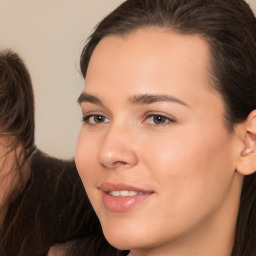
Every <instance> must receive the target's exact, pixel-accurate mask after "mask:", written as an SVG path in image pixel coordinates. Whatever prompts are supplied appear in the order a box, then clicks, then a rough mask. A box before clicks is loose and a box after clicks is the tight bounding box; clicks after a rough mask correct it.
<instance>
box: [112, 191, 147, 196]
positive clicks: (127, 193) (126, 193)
mask: <svg viewBox="0 0 256 256" xmlns="http://www.w3.org/2000/svg"><path fill="white" fill-rule="evenodd" d="M109 194H110V195H111V196H120V197H121V196H122V197H125V196H136V195H143V194H144V193H142V192H136V191H128V190H121V191H110V192H109Z"/></svg>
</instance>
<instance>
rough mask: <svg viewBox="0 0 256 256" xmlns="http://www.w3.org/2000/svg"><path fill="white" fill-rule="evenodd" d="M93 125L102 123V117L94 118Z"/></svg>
mask: <svg viewBox="0 0 256 256" xmlns="http://www.w3.org/2000/svg"><path fill="white" fill-rule="evenodd" d="M94 119H95V123H101V122H103V121H104V117H103V116H96V117H95V118H94Z"/></svg>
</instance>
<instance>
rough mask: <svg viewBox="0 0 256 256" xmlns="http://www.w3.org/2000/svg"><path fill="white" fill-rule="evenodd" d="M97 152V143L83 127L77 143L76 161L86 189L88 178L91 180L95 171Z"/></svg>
mask: <svg viewBox="0 0 256 256" xmlns="http://www.w3.org/2000/svg"><path fill="white" fill-rule="evenodd" d="M95 152H96V143H95V142H94V141H93V140H92V139H90V137H88V136H87V135H86V134H85V132H84V131H83V128H82V130H81V131H80V134H79V136H78V141H77V145H76V153H75V162H76V166H77V170H78V172H79V175H80V177H81V179H82V181H83V183H84V185H85V187H86V189H87V183H88V180H91V178H92V176H93V174H94V173H95V172H94V171H93V169H94V168H95V161H96V158H95Z"/></svg>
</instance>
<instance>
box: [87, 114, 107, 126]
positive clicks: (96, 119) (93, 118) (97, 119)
mask: <svg viewBox="0 0 256 256" xmlns="http://www.w3.org/2000/svg"><path fill="white" fill-rule="evenodd" d="M83 122H85V123H86V124H89V125H96V124H100V123H108V122H109V119H108V118H106V117H105V116H102V115H88V116H84V117H83Z"/></svg>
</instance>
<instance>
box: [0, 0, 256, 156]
mask: <svg viewBox="0 0 256 256" xmlns="http://www.w3.org/2000/svg"><path fill="white" fill-rule="evenodd" d="M255 1H256V0H248V2H250V4H251V6H252V8H253V9H254V10H256V2H255ZM121 2H123V0H0V49H2V48H6V47H7V48H12V49H13V50H15V51H17V52H18V53H19V54H20V55H21V57H22V58H23V59H24V61H25V63H26V65H27V67H28V69H29V70H30V73H31V77H32V82H33V86H34V93H35V102H36V144H37V146H38V147H39V148H41V149H42V150H43V151H45V152H47V153H48V154H51V155H53V156H56V157H61V158H71V157H73V155H74V150H75V144H76V139H77V135H78V132H79V128H80V125H81V113H80V109H79V107H78V105H77V104H76V99H77V97H78V96H79V94H80V92H81V91H82V89H83V80H82V78H81V75H80V74H79V72H78V70H79V55H80V52H81V50H82V48H83V46H84V42H85V40H86V38H87V37H88V36H89V34H90V32H91V31H92V29H93V27H94V26H95V25H96V24H97V22H98V21H99V20H100V19H101V18H103V17H104V16H105V15H106V14H108V13H109V12H110V11H111V10H113V9H114V8H115V7H116V6H118V5H119V4H120V3H121Z"/></svg>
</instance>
